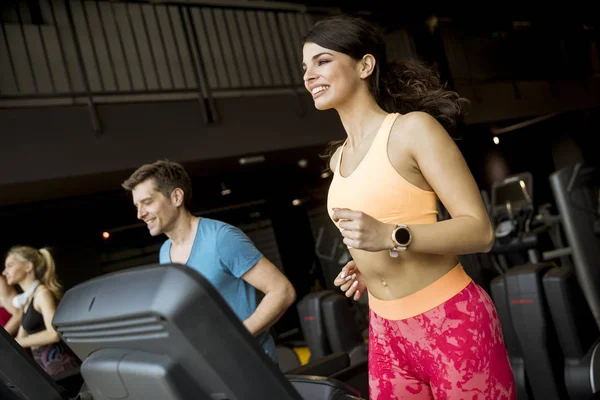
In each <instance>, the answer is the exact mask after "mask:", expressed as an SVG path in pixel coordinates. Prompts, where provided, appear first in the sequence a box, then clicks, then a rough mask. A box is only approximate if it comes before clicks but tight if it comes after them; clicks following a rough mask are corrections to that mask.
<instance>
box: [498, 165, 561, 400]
mask: <svg viewBox="0 0 600 400" xmlns="http://www.w3.org/2000/svg"><path fill="white" fill-rule="evenodd" d="M491 198H492V201H491V205H490V206H491V207H490V217H491V219H492V222H493V224H494V226H495V233H496V241H495V243H494V245H493V247H492V250H491V254H492V257H493V262H494V264H495V265H496V268H497V269H498V270H499V273H500V276H498V277H497V278H495V279H494V280H492V283H491V285H490V287H491V293H492V298H493V299H494V302H495V304H496V308H497V310H498V315H499V318H500V323H501V325H502V330H503V333H504V336H505V341H506V346H507V350H508V353H509V356H510V359H511V365H512V368H513V373H514V377H515V382H516V385H517V398H518V399H519V400H521V399H527V400H531V399H544V400H554V399H556V400H560V399H564V398H566V388H565V385H564V378H563V373H562V371H563V369H564V358H563V355H562V353H561V348H560V345H559V341H558V338H557V335H556V332H555V329H554V325H553V321H552V316H551V314H550V310H549V309H548V305H547V303H546V295H545V293H544V287H543V277H544V275H545V274H546V273H547V272H548V271H549V270H551V269H552V268H554V264H552V263H550V262H541V259H542V256H541V251H540V248H541V247H542V246H541V243H540V242H541V241H542V236H543V235H544V234H548V232H551V231H552V230H553V228H555V227H556V223H557V221H558V220H559V219H558V218H556V217H552V216H551V215H550V214H549V213H548V210H547V208H546V207H542V208H540V211H539V212H538V213H536V212H535V205H534V201H533V178H532V176H531V174H530V173H527V172H526V173H521V174H515V175H511V176H509V177H507V178H506V179H504V180H501V181H497V182H495V183H494V184H493V185H492V195H491Z"/></svg>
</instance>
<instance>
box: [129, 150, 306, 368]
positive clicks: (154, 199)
mask: <svg viewBox="0 0 600 400" xmlns="http://www.w3.org/2000/svg"><path fill="white" fill-rule="evenodd" d="M122 186H123V187H124V188H125V189H126V190H128V191H131V192H132V195H133V204H134V205H135V206H136V208H137V210H138V213H137V215H138V218H139V219H141V220H143V221H144V222H145V223H146V225H147V227H148V230H149V232H150V234H151V235H152V236H157V235H160V234H162V233H164V234H165V235H166V236H167V237H168V239H167V240H166V241H165V242H164V243H163V245H162V246H161V248H160V263H161V264H167V263H178V264H185V265H187V266H189V267H191V268H193V269H195V270H196V271H198V272H199V273H201V274H202V275H203V276H204V277H205V278H206V279H207V280H208V281H210V282H211V283H212V285H213V286H214V287H215V288H216V289H217V290H218V291H219V293H220V294H221V296H222V297H223V298H224V299H225V301H226V302H227V304H229V306H230V307H231V308H232V310H233V311H234V312H235V314H236V315H237V316H238V317H239V318H240V320H241V321H242V322H243V323H244V326H245V327H246V328H247V329H248V331H249V332H250V333H251V334H253V335H254V336H255V337H256V338H257V340H258V341H259V343H260V344H261V345H262V346H263V348H264V349H265V352H266V353H267V354H268V355H269V356H270V357H271V358H272V359H273V360H275V361H276V360H277V356H276V351H275V342H274V341H273V338H272V337H271V335H270V334H269V328H270V327H271V326H272V325H273V324H274V323H275V322H276V321H277V320H278V319H279V318H280V317H281V316H282V315H283V314H284V313H285V311H286V310H287V309H288V307H289V306H290V305H291V304H292V303H293V302H294V301H295V299H296V292H295V290H294V287H293V286H292V284H291V283H290V281H289V280H288V279H287V278H286V277H285V275H284V274H283V273H281V271H279V269H277V267H276V266H275V265H273V264H272V263H271V262H270V261H269V260H268V259H267V258H266V257H264V256H263V255H262V254H261V253H260V252H259V251H258V250H257V249H256V247H255V246H254V244H253V243H252V242H251V241H250V239H249V238H248V237H247V236H246V235H245V234H244V233H243V232H242V231H241V230H240V229H238V228H236V227H234V226H232V225H229V224H227V223H224V222H221V221H217V220H213V219H209V218H199V217H196V216H194V215H192V214H191V212H190V211H189V210H190V205H191V198H192V185H191V180H190V178H189V176H188V174H187V173H186V171H185V169H184V168H183V167H182V166H181V165H180V164H178V163H174V162H171V161H157V162H155V163H152V164H146V165H143V166H141V167H140V168H138V169H137V170H136V171H135V172H134V173H133V174H132V175H131V176H130V177H129V179H127V180H126V181H125V182H123V185H122ZM256 290H260V291H261V292H262V293H264V297H263V299H262V300H261V302H260V304H257V299H256Z"/></svg>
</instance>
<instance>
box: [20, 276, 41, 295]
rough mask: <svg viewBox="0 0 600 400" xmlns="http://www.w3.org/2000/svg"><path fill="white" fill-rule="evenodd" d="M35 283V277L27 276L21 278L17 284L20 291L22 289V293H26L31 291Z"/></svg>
mask: <svg viewBox="0 0 600 400" xmlns="http://www.w3.org/2000/svg"><path fill="white" fill-rule="evenodd" d="M35 281H37V279H35V276H34V275H33V274H32V275H27V276H26V277H25V278H23V280H22V281H21V282H19V286H21V289H23V291H24V292H26V291H28V290H29V289H31V287H32V286H33V285H34V283H35Z"/></svg>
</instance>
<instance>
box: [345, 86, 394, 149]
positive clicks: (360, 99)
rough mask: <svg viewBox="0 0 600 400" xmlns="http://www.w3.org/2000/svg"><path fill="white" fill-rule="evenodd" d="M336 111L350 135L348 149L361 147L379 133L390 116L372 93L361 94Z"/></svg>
mask: <svg viewBox="0 0 600 400" xmlns="http://www.w3.org/2000/svg"><path fill="white" fill-rule="evenodd" d="M336 109H337V111H338V114H339V115H340V119H341V120H342V125H343V126H344V130H345V131H346V134H347V135H348V144H347V147H349V148H351V149H355V148H357V147H359V146H360V145H361V143H363V141H364V140H365V139H366V138H367V137H369V136H370V135H371V134H373V133H374V132H377V131H378V130H379V127H380V126H381V123H382V122H383V119H384V118H385V117H386V116H387V115H388V113H387V112H385V111H384V110H383V109H382V108H381V107H379V105H378V104H377V102H376V101H375V99H374V98H373V96H371V94H370V93H366V94H365V93H361V92H359V93H357V94H356V95H355V96H353V97H352V98H351V99H349V100H348V101H346V102H345V103H344V105H343V106H341V107H339V108H336Z"/></svg>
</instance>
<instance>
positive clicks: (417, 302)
mask: <svg viewBox="0 0 600 400" xmlns="http://www.w3.org/2000/svg"><path fill="white" fill-rule="evenodd" d="M469 283H471V277H470V276H469V275H467V273H466V272H465V270H464V269H463V266H462V265H461V264H457V265H456V267H454V268H452V270H451V271H449V272H448V273H447V274H446V275H444V276H442V277H441V278H440V279H438V280H437V281H435V282H433V283H432V284H431V285H429V286H427V287H424V288H423V289H421V290H419V291H418V292H415V293H413V294H411V295H409V296H406V297H402V298H400V299H396V300H381V299H378V298H376V297H373V296H372V295H371V293H369V292H367V293H368V295H369V308H370V309H371V310H372V311H373V312H374V313H376V314H377V315H379V316H380V317H383V318H385V319H389V320H395V321H397V320H401V319H406V318H411V317H414V316H416V315H419V314H423V313H424V312H426V311H429V310H431V309H434V308H435V307H437V306H439V305H441V304H444V303H445V302H446V301H448V300H450V299H451V298H452V297H454V296H455V295H457V294H458V293H459V292H460V291H461V290H463V289H464V288H465V287H467V285H468V284H469Z"/></svg>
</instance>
